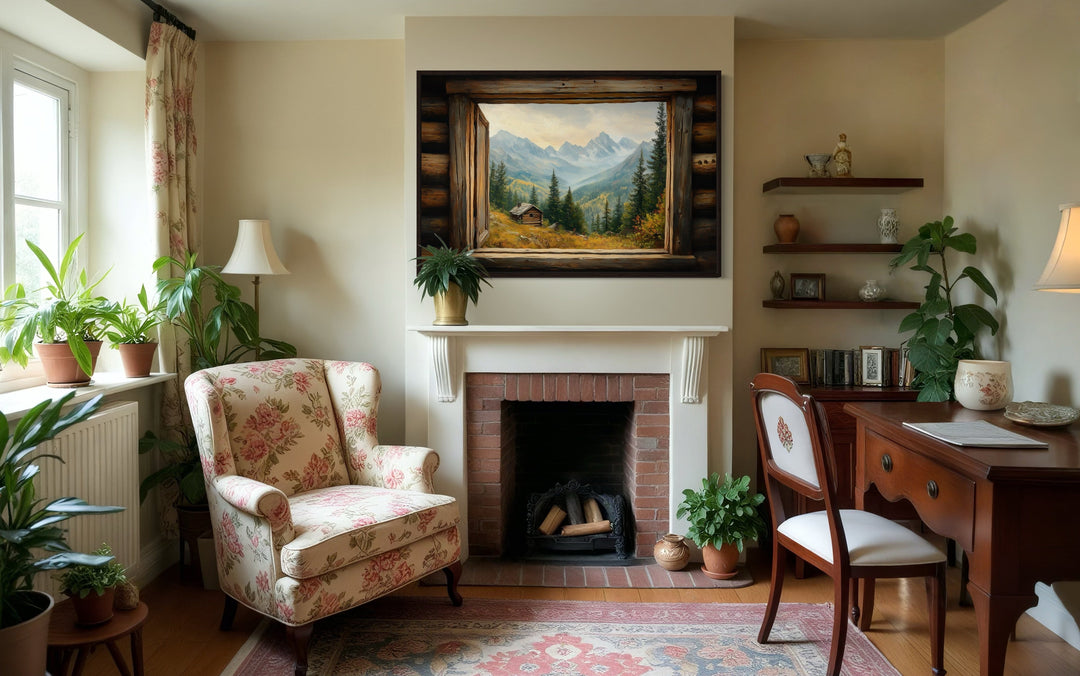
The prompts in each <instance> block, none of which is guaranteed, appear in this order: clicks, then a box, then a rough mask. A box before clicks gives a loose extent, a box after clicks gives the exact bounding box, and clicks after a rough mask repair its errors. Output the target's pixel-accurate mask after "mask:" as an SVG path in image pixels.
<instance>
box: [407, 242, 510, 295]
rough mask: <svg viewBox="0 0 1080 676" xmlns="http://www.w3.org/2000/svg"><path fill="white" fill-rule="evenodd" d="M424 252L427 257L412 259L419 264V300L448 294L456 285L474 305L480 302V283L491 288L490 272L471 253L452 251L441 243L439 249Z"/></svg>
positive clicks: (424, 249)
mask: <svg viewBox="0 0 1080 676" xmlns="http://www.w3.org/2000/svg"><path fill="white" fill-rule="evenodd" d="M421 250H422V251H423V252H424V253H423V254H422V255H420V256H417V257H416V258H414V259H413V260H414V261H417V262H418V263H419V266H418V268H419V269H418V270H417V271H416V279H414V280H413V284H415V285H416V287H417V288H418V289H420V300H423V299H424V297H425V296H431V297H435V296H436V295H437V294H440V293H445V292H446V291H447V290H448V289H449V288H450V283H451V282H453V283H454V284H457V285H458V286H459V287H461V291H462V292H463V293H464V294H465V297H466V298H468V299H469V300H471V301H472V302H473V305H475V304H476V302H477V301H478V300H479V299H480V283H481V282H483V283H484V284H487V285H488V286H491V282H489V281H488V272H487V270H485V269H484V266H483V265H482V264H481V263H480V261H478V260H477V259H476V258H475V257H474V256H473V250H472V249H453V248H451V247H448V246H446V244H445V243H444V242H443V241H442V240H441V239H440V240H439V246H432V245H429V246H425V247H422V249H421Z"/></svg>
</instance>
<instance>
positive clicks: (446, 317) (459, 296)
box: [432, 282, 469, 326]
mask: <svg viewBox="0 0 1080 676" xmlns="http://www.w3.org/2000/svg"><path fill="white" fill-rule="evenodd" d="M468 303H469V299H468V298H466V297H465V292H463V291H462V290H461V287H460V286H458V285H457V284H455V283H453V282H450V286H449V288H447V289H446V291H445V292H443V293H437V294H435V321H434V322H432V324H433V325H435V326H465V325H466V324H468V323H469V322H467V321H465V307H466V306H467V305H468Z"/></svg>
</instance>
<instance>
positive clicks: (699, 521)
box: [675, 472, 768, 552]
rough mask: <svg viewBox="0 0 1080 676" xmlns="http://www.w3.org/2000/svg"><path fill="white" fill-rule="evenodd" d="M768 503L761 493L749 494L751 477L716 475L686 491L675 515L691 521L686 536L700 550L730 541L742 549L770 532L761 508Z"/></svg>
mask: <svg viewBox="0 0 1080 676" xmlns="http://www.w3.org/2000/svg"><path fill="white" fill-rule="evenodd" d="M764 501H765V496H764V495H762V494H761V493H755V494H754V495H751V494H750V477H748V476H744V477H742V478H740V479H733V478H732V477H731V475H730V474H727V475H725V477H724V481H723V483H721V482H720V475H719V474H717V473H716V472H713V473H712V475H711V476H709V477H707V478H705V479H702V480H701V488H700V489H699V490H696V491H695V490H692V489H690V488H687V489H686V490H684V491H683V501H682V503H680V504H679V507H678V510H677V511H676V512H675V516H676V517H678V518H680V519H681V518H683V517H684V516H685V517H686V520H687V521H689V522H690V531H689V532H688V533H687V536H688V537H689V538H690V539H691V540H693V541H694V544H696V545H697V546H698V547H704V546H705V545H712V546H713V547H716V548H717V549H719V548H720V547H721V546H722V545H723V544H724V543H725V542H730V543H732V544H734V545H735V546H737V547H738V548H739V551H740V552H741V551H742V550H743V541H744V540H751V539H756V538H759V537H761V536H762V535H764V534H765V533H766V532H767V531H768V526H767V525H766V524H765V520H764V519H762V518H761V515H760V514H759V513H758V510H757V508H758V506H759V505H760V504H761V503H762V502H764Z"/></svg>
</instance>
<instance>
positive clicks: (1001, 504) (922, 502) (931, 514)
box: [844, 402, 1080, 676]
mask: <svg viewBox="0 0 1080 676" xmlns="http://www.w3.org/2000/svg"><path fill="white" fill-rule="evenodd" d="M844 410H845V411H847V412H848V413H850V414H851V415H852V416H854V417H855V420H856V464H855V467H856V469H855V504H856V506H857V507H860V508H865V509H869V510H870V511H874V509H875V507H876V506H878V505H879V504H880V499H881V497H884V498H885V499H887V500H899V499H900V498H905V499H907V500H909V501H910V502H911V503H912V504H913V505H914V506H915V509H916V510H917V511H918V513H919V516H920V517H921V518H922V520H923V522H924V523H925V524H926V525H927V526H929V527H930V528H931V529H932V530H934V531H935V532H937V533H939V534H941V535H944V536H946V537H950V538H953V539H954V540H956V542H957V543H958V544H959V545H960V546H961V547H963V548H964V551H966V552H967V554H968V559H969V561H970V580H969V582H968V591H969V592H970V593H971V597H972V599H973V601H974V603H975V613H976V620H977V622H978V625H979V667H980V673H981V674H983V676H999V675H1000V674H1002V672H1003V670H1004V667H1005V649H1006V648H1007V647H1008V641H1009V634H1010V633H1011V631H1012V630H1013V628H1014V627H1015V626H1016V621H1017V620H1018V619H1019V618H1020V615H1021V613H1023V612H1024V611H1025V610H1027V609H1028V608H1030V607H1031V606H1033V605H1035V603H1036V600H1037V599H1036V597H1035V589H1034V587H1035V582H1037V581H1042V582H1046V583H1048V584H1049V583H1052V582H1056V581H1059V580H1080V538H1077V537H1076V533H1077V532H1080V425H1073V426H1070V427H1066V428H1056V429H1039V428H1034V427H1025V426H1023V425H1017V424H1015V423H1012V422H1010V421H1009V420H1007V419H1006V418H1005V417H1004V416H1003V415H1002V413H1001V411H989V412H980V411H969V410H967V409H965V408H963V407H961V406H960V405H959V404H955V403H952V404H929V403H914V402H912V403H908V402H867V403H860V404H847V405H846V406H845V409H844ZM980 419H983V420H988V421H990V422H993V423H994V424H996V425H999V426H1001V427H1004V428H1005V429H1009V430H1012V431H1014V432H1018V433H1020V434H1023V435H1025V436H1028V437H1032V438H1034V439H1039V440H1043V441H1047V442H1049V443H1050V447H1049V448H1048V449H1015V448H1014V449H993V448H970V447H960V446H953V445H951V444H947V443H944V442H942V441H938V440H936V439H934V438H932V437H929V436H926V435H924V434H920V433H919V432H915V431H914V430H909V429H907V428H905V427H903V425H902V423H903V422H904V421H909V422H946V421H954V420H955V421H969V420H980ZM875 489H876V490H875Z"/></svg>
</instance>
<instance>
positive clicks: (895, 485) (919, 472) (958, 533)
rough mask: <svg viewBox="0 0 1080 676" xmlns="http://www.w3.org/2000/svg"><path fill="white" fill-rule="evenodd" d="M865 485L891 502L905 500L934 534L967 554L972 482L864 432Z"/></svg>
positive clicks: (971, 524)
mask: <svg viewBox="0 0 1080 676" xmlns="http://www.w3.org/2000/svg"><path fill="white" fill-rule="evenodd" d="M865 471H866V482H867V483H873V484H874V485H875V486H877V487H878V490H879V491H880V492H881V494H882V495H883V496H885V497H886V498H888V499H890V500H896V499H898V498H907V499H908V500H910V501H911V504H913V505H915V509H916V510H917V511H918V512H919V517H920V518H921V519H922V520H923V522H924V523H926V525H927V526H929V527H930V529H931V530H933V531H934V532H936V533H938V534H940V535H944V536H946V537H951V538H953V539H954V540H956V541H957V542H958V543H959V544H960V546H961V547H963V548H964V549H966V550H967V551H971V549H972V540H973V535H974V531H975V482H974V481H971V480H970V479H967V478H966V477H963V476H961V475H959V474H957V473H956V472H953V471H952V470H949V469H946V468H944V467H942V466H940V465H938V464H937V463H935V462H933V461H932V460H930V459H928V458H924V457H923V456H921V455H918V454H916V453H913V452H911V451H909V450H907V449H905V448H903V447H902V446H898V445H897V444H894V443H893V442H891V441H889V440H887V439H885V438H884V437H880V436H878V435H877V434H874V433H873V432H871V431H869V430H867V433H866V469H865Z"/></svg>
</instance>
